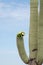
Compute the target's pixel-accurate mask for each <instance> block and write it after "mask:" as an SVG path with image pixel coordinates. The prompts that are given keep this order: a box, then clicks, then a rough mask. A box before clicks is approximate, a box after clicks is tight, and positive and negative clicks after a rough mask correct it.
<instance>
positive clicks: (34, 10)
mask: <svg viewBox="0 0 43 65" xmlns="http://www.w3.org/2000/svg"><path fill="white" fill-rule="evenodd" d="M23 36H24V32H21V33H18V34H17V47H18V51H19V55H20V57H21V59H22V60H23V62H24V63H26V64H30V65H41V64H42V62H43V0H40V13H39V15H38V0H30V34H29V50H30V54H29V58H28V57H27V55H26V52H25V48H24V41H23Z"/></svg>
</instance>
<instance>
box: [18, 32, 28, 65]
mask: <svg viewBox="0 0 43 65" xmlns="http://www.w3.org/2000/svg"><path fill="white" fill-rule="evenodd" d="M23 36H24V32H21V33H19V34H17V48H18V50H19V55H20V57H21V59H22V60H23V61H24V63H26V64H28V62H29V61H28V60H29V59H28V57H27V55H26V52H25V49H24V40H23Z"/></svg>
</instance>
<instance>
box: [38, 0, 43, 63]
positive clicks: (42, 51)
mask: <svg viewBox="0 0 43 65" xmlns="http://www.w3.org/2000/svg"><path fill="white" fill-rule="evenodd" d="M38 33H39V34H38V56H37V57H38V59H37V60H38V61H39V63H40V64H41V63H42V62H43V0H40V14H39V28H38Z"/></svg>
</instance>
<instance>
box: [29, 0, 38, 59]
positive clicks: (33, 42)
mask: <svg viewBox="0 0 43 65" xmlns="http://www.w3.org/2000/svg"><path fill="white" fill-rule="evenodd" d="M37 32H38V0H30V36H29V39H30V40H29V47H30V48H29V49H30V58H36V57H37V50H35V51H33V52H32V50H33V49H37V43H38V41H37Z"/></svg>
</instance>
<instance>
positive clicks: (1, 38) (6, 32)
mask: <svg viewBox="0 0 43 65" xmlns="http://www.w3.org/2000/svg"><path fill="white" fill-rule="evenodd" d="M29 24H30V3H29V0H0V65H25V64H24V63H23V62H22V60H21V59H20V57H19V54H18V50H17V45H16V35H17V33H18V32H20V31H24V32H25V36H24V45H25V49H26V52H27V55H28V56H29V44H28V39H29V37H28V34H29Z"/></svg>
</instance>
